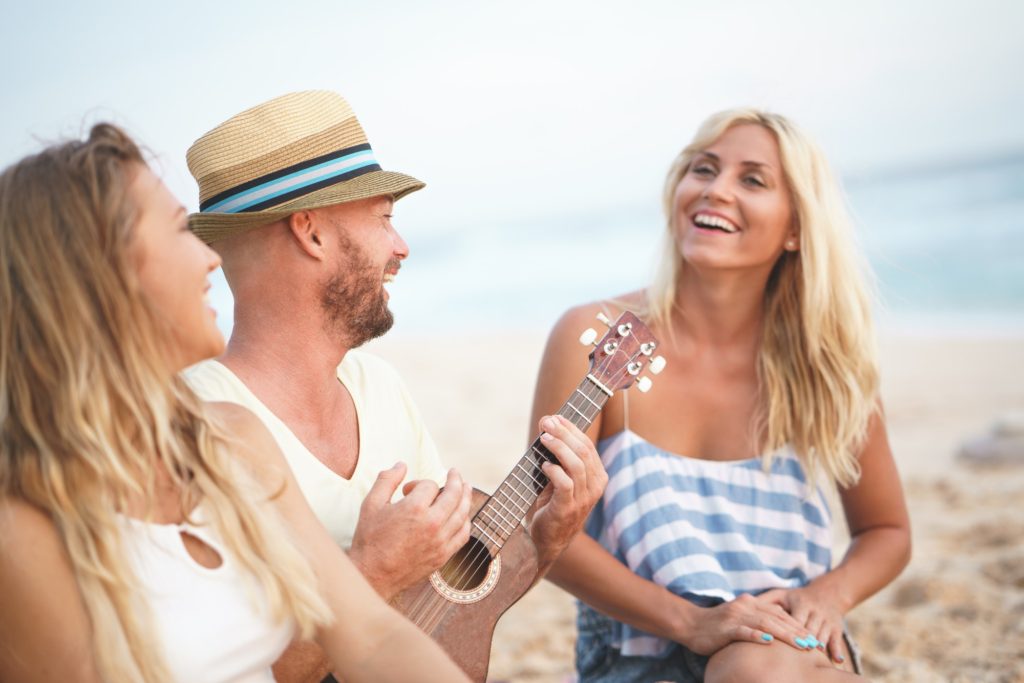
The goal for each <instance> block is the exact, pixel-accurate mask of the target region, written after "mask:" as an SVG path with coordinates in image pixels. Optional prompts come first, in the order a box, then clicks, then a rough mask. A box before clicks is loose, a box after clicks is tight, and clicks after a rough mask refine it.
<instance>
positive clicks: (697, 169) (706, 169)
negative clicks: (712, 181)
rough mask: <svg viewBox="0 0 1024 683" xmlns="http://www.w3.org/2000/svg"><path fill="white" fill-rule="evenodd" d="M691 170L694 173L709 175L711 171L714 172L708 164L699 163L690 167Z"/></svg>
mask: <svg viewBox="0 0 1024 683" xmlns="http://www.w3.org/2000/svg"><path fill="white" fill-rule="evenodd" d="M691 172H692V173H693V174H694V175H711V174H712V173H714V172H715V169H713V168H711V167H710V166H706V165H704V164H701V165H699V166H694V167H693V168H692V169H691Z"/></svg>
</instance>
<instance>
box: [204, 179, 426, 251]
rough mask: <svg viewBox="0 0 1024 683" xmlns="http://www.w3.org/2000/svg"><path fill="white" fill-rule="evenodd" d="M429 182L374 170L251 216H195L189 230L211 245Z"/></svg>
mask: <svg viewBox="0 0 1024 683" xmlns="http://www.w3.org/2000/svg"><path fill="white" fill-rule="evenodd" d="M425 186H426V185H425V183H423V182H422V181H420V180H417V179H416V178H413V177H412V176H408V175H405V174H404V173H395V172H394V171H371V172H370V173H364V174H363V175H361V176H358V177H356V178H352V179H351V180H346V181H343V182H340V183H338V184H336V185H330V186H328V187H324V188H321V189H319V190H316V191H315V192H310V193H309V194H307V195H303V196H301V197H296V198H295V199H292V200H290V201H287V202H285V203H283V204H281V205H280V206H275V207H274V208H273V209H267V210H266V211H252V212H249V213H193V214H190V215H189V217H188V225H189V228H190V229H191V230H192V232H194V233H195V234H196V236H197V237H199V238H200V239H201V240H203V241H204V242H206V243H207V244H210V243H212V242H216V241H217V240H221V239H224V238H225V237H230V236H232V235H237V234H238V233H241V232H245V231H246V230H250V229H252V228H258V227H259V226H261V225H267V224H268V223H273V222H274V221H279V220H281V219H282V218H287V217H288V216H290V215H292V214H293V213H295V212H296V211H302V210H304V209H319V208H323V207H325V206H333V205H335V204H344V203H345V202H354V201H356V200H359V199H369V198H370V197H380V196H382V195H391V196H392V197H393V198H394V199H395V201H398V200H399V199H401V198H402V197H404V196H405V195H407V194H409V193H411V192H415V191H416V190H422V189H423V188H424V187H425Z"/></svg>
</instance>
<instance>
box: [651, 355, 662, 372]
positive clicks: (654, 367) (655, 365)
mask: <svg viewBox="0 0 1024 683" xmlns="http://www.w3.org/2000/svg"><path fill="white" fill-rule="evenodd" d="M664 369H665V357H664V356H655V357H654V358H652V359H651V367H650V368H649V370H650V371H651V374H652V375H657V374H658V373H659V372H661V371H662V370H664Z"/></svg>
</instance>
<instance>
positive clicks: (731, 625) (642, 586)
mask: <svg viewBox="0 0 1024 683" xmlns="http://www.w3.org/2000/svg"><path fill="white" fill-rule="evenodd" d="M599 311H601V307H600V306H599V305H598V304H590V305H586V306H580V307H578V308H574V309H572V310H570V311H569V312H567V313H566V314H565V315H564V316H562V318H561V319H560V320H559V321H558V323H556V325H555V328H554V330H553V331H552V333H551V336H550V338H549V339H548V344H547V347H546V348H545V350H544V357H543V359H542V361H541V367H540V373H539V376H538V378H537V387H536V390H535V392H534V400H533V414H532V417H531V423H530V424H531V426H532V425H533V424H536V421H537V420H538V419H539V418H540V416H542V415H547V414H551V413H552V412H554V411H556V410H557V409H558V407H559V406H560V405H561V402H562V401H563V400H564V399H565V397H566V396H568V395H569V392H571V391H572V390H573V389H574V388H575V387H576V386H577V384H578V382H579V379H580V378H581V377H583V376H584V375H585V373H586V372H587V368H588V363H587V358H586V354H585V353H583V352H582V350H581V349H580V346H579V343H578V341H577V339H578V337H579V335H580V333H581V332H582V331H583V330H584V329H585V328H587V327H590V326H592V325H593V323H594V320H595V316H596V314H597V313H598V312H599ZM612 400H616V399H612ZM601 427H602V416H601V414H598V416H597V417H596V418H595V419H594V422H593V424H592V425H591V428H590V429H589V430H588V432H587V434H588V436H590V438H591V439H593V440H594V441H595V442H596V441H597V440H598V439H599V438H600V435H601ZM598 504H599V505H600V503H598ZM547 578H548V579H550V580H551V581H552V582H554V583H555V584H556V585H558V586H560V587H561V588H564V589H565V590H567V591H569V592H570V593H572V594H573V595H575V596H576V597H578V598H580V599H581V600H583V601H584V602H586V603H587V604H589V605H591V606H593V607H594V608H595V609H598V610H600V611H602V612H604V613H605V614H607V615H609V616H611V617H613V618H615V619H618V620H619V621H622V622H625V623H628V624H630V625H632V626H635V627H637V628H640V629H642V630H644V631H647V632H648V633H652V634H654V635H657V636H660V637H663V638H668V639H670V640H674V641H676V642H680V643H683V644H684V645H686V646H687V647H688V648H690V649H691V650H693V651H694V652H699V653H702V654H710V653H712V652H715V651H717V650H718V649H720V648H721V647H723V646H724V645H726V644H728V643H730V642H732V641H735V640H748V641H752V642H759V643H764V642H765V641H763V640H762V639H761V635H762V634H763V633H770V634H771V635H772V636H774V637H775V638H778V639H780V640H784V641H786V642H788V643H794V641H795V639H796V638H797V637H802V636H803V635H804V634H803V632H802V629H803V626H802V625H801V624H799V623H798V622H796V621H795V620H794V619H793V618H792V617H790V616H789V615H788V614H786V613H785V612H784V610H782V609H781V608H779V607H778V606H776V605H767V604H761V603H758V602H757V601H755V600H753V599H747V598H743V599H740V600H736V601H733V602H730V603H726V604H725V605H722V606H720V607H715V608H711V609H705V608H700V607H697V606H695V605H693V604H692V603H690V602H689V601H687V600H685V599H683V598H681V597H679V596H677V595H674V594H673V593H671V592H670V591H668V590H666V589H665V588H663V587H661V586H658V585H657V584H655V583H653V582H651V581H647V580H646V579H643V578H641V577H639V576H637V575H636V574H634V573H633V572H632V571H630V570H629V568H628V567H626V566H625V565H623V564H622V563H620V562H619V561H618V560H616V559H615V558H614V557H612V555H611V554H610V553H608V551H606V550H605V549H604V548H603V547H601V545H600V544H598V543H597V542H596V541H594V540H593V539H591V538H590V537H589V536H586V535H585V534H578V535H577V536H576V537H575V538H574V539H573V541H572V543H571V544H570V545H569V547H568V548H567V549H566V551H565V552H564V553H562V555H561V556H560V557H559V558H558V560H557V561H556V562H555V565H554V566H553V567H552V569H551V571H550V572H549V574H548V577H547Z"/></svg>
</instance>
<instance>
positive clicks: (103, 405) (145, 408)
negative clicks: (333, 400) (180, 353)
mask: <svg viewBox="0 0 1024 683" xmlns="http://www.w3.org/2000/svg"><path fill="white" fill-rule="evenodd" d="M144 164H145V161H144V159H143V156H142V153H141V152H140V150H139V148H138V147H137V146H136V145H135V143H133V142H132V140H131V139H130V138H129V137H128V136H127V135H126V134H125V133H123V132H122V131H121V130H119V129H118V128H116V127H114V126H111V125H108V124H99V125H97V126H95V127H94V128H93V129H92V131H91V132H90V134H89V137H88V139H87V140H86V141H84V142H83V141H74V142H68V143H65V144H61V145H55V146H53V147H50V148H48V149H46V150H44V151H43V152H41V153H40V154H37V155H35V156H31V157H28V158H26V159H23V160H22V161H20V162H19V163H17V164H15V165H13V166H11V167H10V168H8V169H6V170H5V171H4V172H3V174H2V175H0V263H2V265H3V274H2V275H0V387H2V389H0V495H3V496H9V497H15V498H19V499H21V500H24V501H26V502H28V503H30V504H32V505H34V506H37V507H38V508H40V509H41V510H43V511H45V512H46V513H48V514H49V515H50V517H51V519H52V521H53V523H54V525H55V527H56V529H57V531H58V533H59V534H60V536H61V538H62V540H63V542H64V545H65V547H66V548H67V552H68V556H69V558H70V561H71V565H72V568H73V570H74V573H75V577H76V579H77V583H78V587H79V589H80V591H81V594H82V596H83V599H84V604H85V608H86V611H87V613H88V616H89V618H90V622H91V625H92V638H93V653H94V655H95V659H96V662H97V665H98V667H99V669H100V673H101V674H102V676H103V678H104V680H107V681H112V682H118V681H134V680H140V679H142V680H146V681H163V680H166V679H167V678H168V671H167V667H166V662H164V661H163V658H162V656H161V654H160V646H159V644H158V643H157V642H156V640H155V638H156V636H155V633H154V627H153V624H152V615H151V614H150V613H149V612H148V611H146V610H143V611H142V612H141V613H140V612H139V611H138V608H139V607H140V602H141V601H140V600H139V597H138V595H137V593H136V591H137V588H138V581H137V579H136V577H135V576H134V575H133V572H132V570H131V568H130V566H129V563H128V561H127V558H126V554H125V549H124V548H123V547H122V543H121V533H120V527H121V525H122V524H124V520H123V519H122V518H120V517H119V514H118V511H123V510H125V509H127V506H128V502H129V500H138V499H139V498H140V496H141V497H144V499H145V500H149V501H152V500H154V497H155V496H154V492H155V485H156V484H155V471H156V469H157V467H156V466H157V464H160V465H162V466H163V467H164V468H165V469H166V471H167V472H168V473H169V474H170V476H171V479H172V481H173V484H174V486H175V487H176V489H177V490H178V491H180V495H181V504H182V509H183V510H186V511H189V510H192V509H193V508H194V507H195V505H196V504H198V503H200V502H201V503H202V507H203V516H204V519H205V520H207V521H208V523H209V524H210V525H211V526H212V527H213V529H214V530H215V531H216V532H217V533H218V534H219V535H220V537H221V538H222V539H223V542H224V544H225V546H226V548H227V550H228V552H230V554H231V555H232V556H233V558H235V559H236V560H237V561H239V563H240V564H241V565H242V566H243V567H244V568H245V569H246V570H248V571H249V572H250V573H251V574H252V576H253V577H255V580H256V586H257V589H258V590H259V591H261V592H262V594H263V595H265V596H266V599H267V601H268V603H269V605H270V613H271V615H272V616H273V617H274V618H275V619H277V620H285V619H288V618H294V619H295V620H296V621H297V623H298V624H299V627H300V630H301V632H302V634H303V636H306V637H308V636H309V635H310V634H311V632H312V630H313V629H314V628H315V627H316V625H318V624H321V623H324V622H326V621H327V620H328V619H329V613H328V610H327V607H326V605H325V603H324V602H323V600H322V598H321V597H320V594H319V591H318V587H317V585H316V578H315V575H314V574H313V571H312V569H311V567H310V565H309V563H308V562H307V561H306V559H305V558H304V557H303V556H302V555H301V553H300V552H299V551H298V549H296V547H295V546H294V545H293V543H292V542H291V540H290V538H289V536H288V534H287V533H286V531H285V529H284V525H283V523H282V521H281V520H280V519H279V518H278V517H277V515H276V514H275V512H274V510H273V508H272V506H271V505H269V504H267V500H268V499H269V497H270V495H271V494H270V493H268V492H264V491H259V490H258V487H257V486H256V484H255V481H254V479H253V478H252V477H250V476H248V473H247V472H246V471H244V469H245V468H243V467H240V466H238V465H237V464H236V462H237V458H233V457H232V456H231V455H230V454H229V452H228V450H229V449H228V446H229V445H228V444H227V442H226V437H225V436H224V434H225V432H224V431H222V430H221V429H220V428H218V426H217V425H216V424H215V423H214V422H212V421H211V419H210V418H209V417H208V416H207V415H206V414H205V413H204V410H203V404H202V403H201V402H200V401H199V400H198V399H197V398H196V396H195V395H194V394H193V393H192V392H191V391H190V390H189V389H188V387H187V386H186V385H185V384H184V382H183V381H182V380H181V379H179V378H177V377H176V376H175V377H174V379H172V380H171V381H168V376H170V375H171V370H170V368H168V367H167V360H166V358H167V357H168V356H167V353H166V351H167V348H166V347H165V346H164V345H163V344H164V343H165V342H164V341H163V340H166V339H170V338H171V337H172V335H169V334H167V328H166V323H163V322H160V320H159V317H158V316H157V315H155V314H154V312H153V311H152V310H150V307H149V305H148V303H147V301H146V298H145V296H143V294H142V292H141V291H140V289H139V285H138V282H137V278H136V277H135V269H134V268H133V266H132V263H131V255H130V254H129V247H130V246H131V243H132V238H133V233H134V230H133V226H134V224H135V221H136V216H137V213H138V207H136V206H134V205H133V202H132V197H131V195H130V193H129V185H130V183H131V182H132V179H133V178H134V173H136V172H138V170H139V169H140V168H141V167H142V166H143V165H144Z"/></svg>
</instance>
